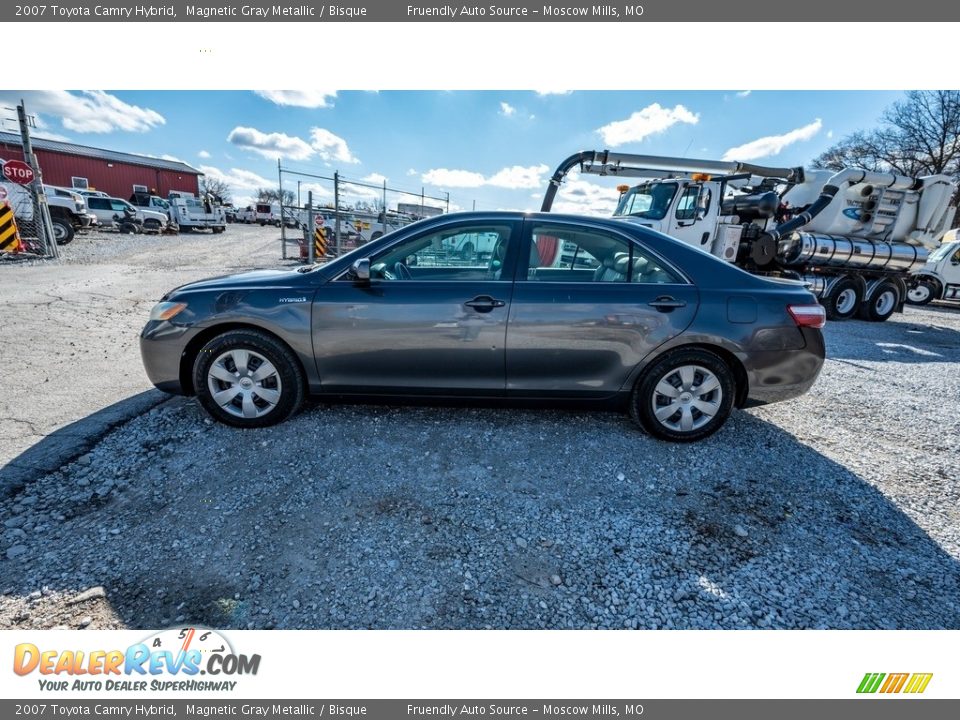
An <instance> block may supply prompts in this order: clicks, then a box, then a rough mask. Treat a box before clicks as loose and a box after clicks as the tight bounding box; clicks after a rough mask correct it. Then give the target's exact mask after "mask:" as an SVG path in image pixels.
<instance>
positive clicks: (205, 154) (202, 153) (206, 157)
mask: <svg viewBox="0 0 960 720" xmlns="http://www.w3.org/2000/svg"><path fill="white" fill-rule="evenodd" d="M197 157H198V158H202V159H204V160H209V159H210V153H208V152H207V151H206V150H201V151H200V152H198V153H197Z"/></svg>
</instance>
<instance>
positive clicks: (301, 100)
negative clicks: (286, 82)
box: [254, 90, 337, 108]
mask: <svg viewBox="0 0 960 720" xmlns="http://www.w3.org/2000/svg"><path fill="white" fill-rule="evenodd" d="M254 92H255V93H256V94H257V95H259V96H260V97H262V98H265V99H267V100H269V101H270V102H272V103H274V104H276V105H281V106H285V107H302V108H325V107H332V106H333V103H332V102H331V101H332V100H333V98H335V97H336V96H337V91H336V90H254ZM328 98H329V99H328Z"/></svg>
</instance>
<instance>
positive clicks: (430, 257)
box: [370, 224, 512, 281]
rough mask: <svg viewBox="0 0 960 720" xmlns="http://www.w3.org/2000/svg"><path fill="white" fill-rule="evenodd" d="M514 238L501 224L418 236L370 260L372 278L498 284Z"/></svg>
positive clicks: (507, 227)
mask: <svg viewBox="0 0 960 720" xmlns="http://www.w3.org/2000/svg"><path fill="white" fill-rule="evenodd" d="M511 236H512V231H511V227H510V226H509V225H499V224H493V225H489V224H483V225H467V226H460V227H457V228H449V227H448V228H445V229H443V230H436V231H433V232H427V233H424V234H421V235H415V236H414V237H412V238H409V239H407V240H404V241H403V242H401V243H400V244H398V245H394V246H393V247H390V248H388V249H386V250H384V251H383V252H381V253H378V254H377V255H374V256H373V257H371V258H370V276H371V277H372V278H379V279H381V280H398V281H399V280H411V279H412V280H465V281H466V280H499V279H501V272H502V269H503V263H504V261H505V259H506V257H507V249H508V247H509V243H510V242H511ZM504 279H506V278H504Z"/></svg>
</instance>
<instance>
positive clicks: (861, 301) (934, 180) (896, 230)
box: [542, 150, 957, 321]
mask: <svg viewBox="0 0 960 720" xmlns="http://www.w3.org/2000/svg"><path fill="white" fill-rule="evenodd" d="M575 169H578V170H579V171H580V172H581V173H586V174H595V175H605V176H613V177H625V178H626V177H629V178H644V180H642V181H641V182H639V183H638V184H636V185H633V186H630V185H621V186H620V187H619V188H618V189H619V190H620V193H621V195H620V200H619V202H618V204H617V209H616V211H615V213H614V214H615V216H616V217H620V218H623V219H624V220H627V221H630V222H636V223H639V224H641V225H645V226H647V227H650V228H652V229H654V230H659V231H660V232H663V233H665V234H667V235H671V236H673V237H675V238H677V239H679V240H682V241H684V242H687V243H689V244H691V245H694V246H696V247H699V248H701V249H703V250H705V251H706V252H710V253H712V254H714V255H716V256H717V257H719V258H721V259H723V260H726V261H727V262H730V263H733V264H735V265H737V266H738V267H740V268H742V269H744V270H746V271H747V272H750V273H752V274H756V275H768V276H773V277H783V278H790V279H794V280H801V281H804V282H806V283H807V285H808V286H809V287H810V289H811V291H812V292H813V293H814V294H815V295H817V297H818V298H819V300H820V302H821V304H822V305H823V306H824V308H825V310H826V314H827V317H828V318H829V319H831V320H844V319H847V318H850V317H853V316H855V315H856V316H858V317H860V318H862V319H865V320H874V321H883V320H886V319H887V318H889V317H890V315H892V314H893V313H894V312H902V310H903V306H904V303H905V302H906V301H907V299H908V293H909V292H911V291H912V290H914V289H915V288H916V286H917V284H918V282H919V280H918V277H917V276H916V275H914V274H912V271H915V270H917V269H919V268H920V267H923V266H924V264H925V263H926V262H927V258H928V257H929V255H930V251H931V250H933V249H935V248H937V247H938V246H939V244H940V240H941V238H942V237H943V235H944V233H945V232H946V231H947V230H949V229H950V227H951V224H952V222H953V216H954V212H955V210H956V208H955V206H954V204H953V199H954V195H955V193H956V189H957V188H956V185H955V183H954V181H953V180H952V178H950V177H948V176H946V175H931V176H928V177H921V178H913V177H906V176H902V175H896V174H892V173H882V172H869V171H866V170H859V169H854V168H848V169H845V170H841V171H839V172H834V171H832V170H820V169H815V170H807V169H804V168H801V167H795V168H777V167H766V166H762V165H755V164H751V163H742V162H735V161H716V160H691V159H687V158H670V157H657V156H651V155H633V154H627V153H613V152H609V151H605V150H604V151H584V152H581V153H577V154H576V155H572V156H570V157H569V158H567V159H566V160H565V161H564V162H563V163H561V165H560V166H559V167H558V168H557V171H556V172H555V173H554V174H553V177H551V179H550V183H549V185H548V187H547V192H546V195H545V196H544V200H543V206H542V210H543V211H545V212H546V211H549V210H550V209H551V208H552V206H553V200H554V198H555V197H556V194H557V191H558V189H559V188H560V185H561V184H562V182H563V180H564V178H565V177H566V175H567V174H568V173H569V172H571V171H572V170H575Z"/></svg>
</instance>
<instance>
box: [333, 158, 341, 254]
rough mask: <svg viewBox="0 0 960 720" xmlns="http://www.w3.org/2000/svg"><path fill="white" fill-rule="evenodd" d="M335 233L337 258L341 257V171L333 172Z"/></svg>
mask: <svg viewBox="0 0 960 720" xmlns="http://www.w3.org/2000/svg"><path fill="white" fill-rule="evenodd" d="M333 207H334V208H335V209H334V211H333V232H335V233H336V238H337V257H340V250H341V247H340V171H339V170H334V171H333Z"/></svg>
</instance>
